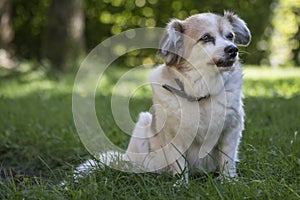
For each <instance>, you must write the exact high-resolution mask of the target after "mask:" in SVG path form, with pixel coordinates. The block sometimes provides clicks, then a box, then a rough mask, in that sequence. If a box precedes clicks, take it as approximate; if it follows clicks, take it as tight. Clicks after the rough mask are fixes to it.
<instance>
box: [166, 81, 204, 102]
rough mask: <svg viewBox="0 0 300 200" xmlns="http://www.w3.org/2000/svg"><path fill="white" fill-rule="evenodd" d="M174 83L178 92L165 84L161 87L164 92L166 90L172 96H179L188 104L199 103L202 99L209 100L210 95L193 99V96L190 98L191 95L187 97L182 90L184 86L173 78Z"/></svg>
mask: <svg viewBox="0 0 300 200" xmlns="http://www.w3.org/2000/svg"><path fill="white" fill-rule="evenodd" d="M175 82H176V84H177V85H178V86H179V88H180V90H179V89H176V88H174V87H172V86H170V85H167V84H164V85H162V87H163V88H164V89H166V90H168V91H169V92H171V93H173V94H176V95H177V96H180V97H182V98H185V99H187V100H188V101H190V102H194V101H201V100H202V99H206V98H209V96H210V95H206V96H204V97H195V96H192V95H188V94H187V93H186V92H185V90H184V85H183V83H182V82H181V81H180V80H179V79H178V78H175Z"/></svg>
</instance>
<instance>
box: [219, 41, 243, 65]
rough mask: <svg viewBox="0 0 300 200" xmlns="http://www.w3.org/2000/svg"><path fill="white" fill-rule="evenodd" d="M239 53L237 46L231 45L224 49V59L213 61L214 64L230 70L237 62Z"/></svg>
mask: <svg viewBox="0 0 300 200" xmlns="http://www.w3.org/2000/svg"><path fill="white" fill-rule="evenodd" d="M238 51H239V50H238V48H237V47H236V46H235V45H229V46H227V47H225V48H224V53H225V55H224V58H221V59H220V58H218V59H213V62H214V64H215V65H217V67H219V68H222V69H226V68H230V67H232V65H233V64H234V63H235V62H236V60H237V55H238Z"/></svg>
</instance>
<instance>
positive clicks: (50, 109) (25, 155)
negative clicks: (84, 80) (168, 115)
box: [0, 65, 300, 199]
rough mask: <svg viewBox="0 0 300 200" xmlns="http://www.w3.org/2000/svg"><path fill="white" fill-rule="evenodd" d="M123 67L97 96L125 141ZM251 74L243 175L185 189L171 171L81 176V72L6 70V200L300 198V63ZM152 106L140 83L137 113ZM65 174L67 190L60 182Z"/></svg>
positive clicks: (1, 124)
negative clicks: (114, 110)
mask: <svg viewBox="0 0 300 200" xmlns="http://www.w3.org/2000/svg"><path fill="white" fill-rule="evenodd" d="M21 70H22V71H21ZM124 72H125V70H124V69H118V68H116V69H112V70H111V71H110V72H108V73H107V74H106V76H105V82H104V84H103V86H100V87H99V90H98V93H97V97H96V105H97V106H96V109H97V114H98V119H99V122H100V124H101V126H102V127H103V129H104V130H105V132H106V133H107V134H108V136H109V137H110V138H111V139H112V140H113V142H114V143H115V144H117V145H119V146H120V147H123V148H125V147H126V145H127V142H128V138H129V137H128V136H127V135H124V134H122V133H121V132H120V130H119V128H118V127H117V126H116V125H115V123H114V120H113V116H112V114H111V110H110V93H111V91H112V87H113V85H114V83H115V82H116V81H117V80H118V78H119V77H120V76H121V75H122V74H123V73H124ZM244 74H245V76H244V77H245V84H244V88H243V90H244V94H245V101H244V102H245V110H246V114H247V118H246V130H245V131H244V133H243V139H242V143H241V146H240V163H238V173H239V180H238V181H237V182H234V183H227V182H225V183H221V182H220V181H218V180H216V179H215V175H214V174H210V175H208V176H204V175H199V176H195V177H192V178H191V180H190V184H189V187H188V188H181V189H180V191H178V190H176V189H174V187H173V184H174V183H175V181H176V178H172V177H170V176H168V175H156V174H151V173H147V174H129V173H124V172H120V171H116V170H113V169H109V168H105V169H102V170H99V171H97V172H95V173H93V174H91V175H89V176H86V177H84V178H82V179H80V180H79V181H78V182H74V181H73V180H72V178H71V174H72V171H73V169H74V167H76V166H77V165H78V164H79V163H81V162H82V161H84V160H85V159H87V158H89V157H90V156H89V155H88V153H87V151H86V150H85V148H84V147H83V145H82V144H81V142H80V140H79V138H78V136H77V133H76V129H75V126H74V123H73V118H72V109H71V105H72V102H71V100H72V87H73V82H74V74H72V73H70V74H63V75H62V74H61V75H55V76H48V75H46V73H45V72H44V71H43V70H42V69H38V70H31V67H30V65H24V66H23V67H22V68H20V70H15V71H7V70H4V69H0V78H1V79H0V102H1V103H0V111H1V112H0V171H1V174H0V175H1V179H0V199H300V138H299V132H300V125H299V122H300V121H299V120H300V110H299V108H300V69H299V68H298V69H297V68H283V69H270V68H266V67H264V68H260V67H251V66H247V67H245V70H244ZM137 77H139V75H137ZM128 85H130V83H128ZM133 105H134V106H133ZM150 105H151V92H150V90H149V89H148V88H141V89H140V90H138V91H137V92H136V93H135V96H134V99H132V100H131V101H130V110H131V115H132V116H133V118H136V116H137V114H138V112H140V111H143V110H148V109H149V107H150ZM63 179H67V181H68V184H67V189H66V188H64V187H60V186H59V185H58V183H59V182H60V181H62V180H63Z"/></svg>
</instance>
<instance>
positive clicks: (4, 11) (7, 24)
mask: <svg viewBox="0 0 300 200" xmlns="http://www.w3.org/2000/svg"><path fill="white" fill-rule="evenodd" d="M11 4H12V1H11V0H1V1H0V50H1V52H0V57H1V58H0V65H1V66H4V67H11V66H12V65H13V62H12V60H11V53H10V49H9V47H10V43H11V41H12V39H13V37H14V31H13V28H12V23H11Z"/></svg>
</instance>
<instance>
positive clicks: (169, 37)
mask: <svg viewBox="0 0 300 200" xmlns="http://www.w3.org/2000/svg"><path fill="white" fill-rule="evenodd" d="M183 32H184V29H183V24H182V21H180V20H178V19H173V20H171V21H170V22H169V23H168V25H167V27H166V29H165V32H164V35H163V37H162V39H161V41H160V44H159V50H158V53H157V54H158V56H159V57H161V58H163V59H164V61H165V63H166V64H167V65H172V64H178V63H179V61H180V60H181V58H182V56H183V53H184V47H183Z"/></svg>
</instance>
